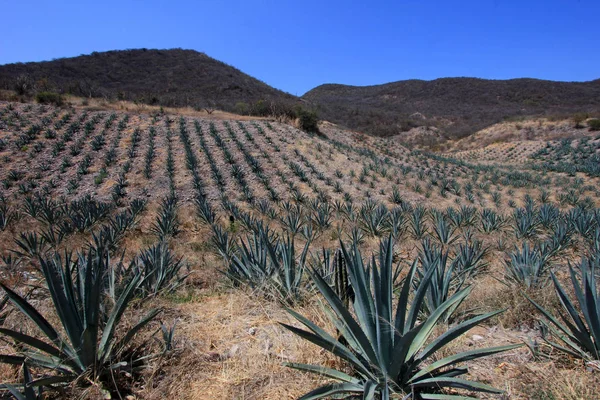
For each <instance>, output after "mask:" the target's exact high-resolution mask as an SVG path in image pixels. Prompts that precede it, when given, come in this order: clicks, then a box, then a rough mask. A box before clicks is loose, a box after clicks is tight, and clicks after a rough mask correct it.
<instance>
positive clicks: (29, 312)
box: [0, 250, 159, 386]
mask: <svg viewBox="0 0 600 400" xmlns="http://www.w3.org/2000/svg"><path fill="white" fill-rule="evenodd" d="M40 264H41V269H42V272H43V274H44V276H45V278H46V282H47V284H48V290H49V292H50V296H51V298H52V302H53V304H54V308H55V311H56V314H57V315H58V317H59V321H60V329H57V328H55V327H54V326H53V325H52V324H51V323H50V322H49V321H48V320H46V319H45V318H44V317H43V316H42V315H41V314H40V312H39V311H38V310H36V309H35V307H34V306H33V305H31V304H30V303H29V302H28V301H27V300H26V299H24V298H23V297H21V296H20V295H18V294H17V293H16V292H14V291H13V290H11V289H9V288H8V287H7V286H6V285H4V284H2V283H0V287H2V289H4V291H5V292H6V295H7V296H8V298H9V300H10V301H11V302H12V303H13V305H14V306H15V307H16V308H17V309H19V310H20V311H21V312H22V313H23V314H24V315H25V316H26V317H28V318H29V319H31V320H32V321H33V322H34V323H35V324H36V325H37V327H38V328H39V329H40V331H41V332H43V334H44V335H45V336H46V338H47V339H48V340H46V341H44V340H42V339H39V338H37V337H34V336H30V335H27V334H24V333H22V332H21V331H17V330H13V329H9V328H0V334H1V335H3V336H5V337H9V338H11V339H13V340H15V341H16V342H17V343H19V344H20V345H21V346H19V351H18V354H17V355H0V361H1V362H5V363H9V364H17V365H21V364H23V363H24V362H25V361H27V363H28V364H29V365H31V366H35V367H39V368H42V369H49V370H51V371H52V372H53V374H52V375H48V376H45V377H43V378H40V379H38V380H36V381H34V382H31V383H30V386H46V385H50V384H61V383H68V382H72V381H74V380H76V379H78V378H79V377H80V376H82V375H83V374H89V376H90V377H91V378H92V379H94V380H96V379H98V380H100V381H101V382H103V383H104V384H106V385H108V386H112V385H113V383H112V376H113V374H114V372H115V370H117V369H121V370H125V371H127V372H129V373H131V372H133V371H135V370H136V369H138V368H140V366H142V365H143V357H142V358H136V357H137V356H135V353H136V352H135V351H133V352H132V350H133V349H131V348H130V344H131V339H132V338H133V337H134V336H135V335H136V334H137V333H138V332H139V331H140V330H142V329H143V328H144V327H145V326H146V325H147V324H148V323H149V322H150V321H152V319H154V318H155V317H156V316H157V315H158V313H159V310H156V309H155V310H152V311H150V312H149V313H148V314H147V315H146V316H145V317H144V318H143V319H142V320H141V321H140V322H139V323H137V324H136V325H134V326H133V327H132V328H131V329H129V331H127V333H126V334H125V335H124V336H122V337H121V338H117V337H116V328H117V326H118V325H119V322H120V320H121V317H122V316H123V313H124V312H125V310H126V309H127V307H128V305H129V302H130V300H131V299H132V297H133V295H134V293H135V290H136V289H137V287H138V285H139V284H140V281H141V275H139V274H137V275H135V276H133V277H132V278H131V280H130V281H129V283H128V284H127V285H126V287H125V288H124V289H123V291H122V292H121V294H120V296H119V297H118V299H116V301H115V303H114V306H112V307H110V306H109V305H108V304H107V302H105V301H103V300H104V298H105V296H104V295H105V294H107V284H106V278H105V277H106V274H107V272H108V271H109V268H110V260H109V257H108V255H107V254H104V255H97V254H95V253H94V252H93V251H92V250H90V251H89V252H88V254H87V257H86V256H81V257H78V259H77V260H76V261H75V262H74V261H73V260H72V257H71V255H70V254H65V257H64V258H61V257H60V256H59V255H58V254H55V256H54V257H53V258H51V259H43V258H40ZM61 331H64V332H65V334H66V337H65V336H64V335H63V334H62V333H59V332H61Z"/></svg>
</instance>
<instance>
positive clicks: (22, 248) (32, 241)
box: [13, 232, 48, 259]
mask: <svg viewBox="0 0 600 400" xmlns="http://www.w3.org/2000/svg"><path fill="white" fill-rule="evenodd" d="M15 244H16V245H17V246H18V249H17V250H13V252H14V253H15V254H16V255H18V256H19V257H26V258H33V259H35V258H37V257H38V256H42V255H44V254H45V253H46V251H47V250H48V246H47V243H46V241H45V240H44V237H43V236H42V235H40V236H38V234H37V232H22V233H20V234H19V237H18V238H15Z"/></svg>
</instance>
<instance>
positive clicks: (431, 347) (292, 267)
mask: <svg viewBox="0 0 600 400" xmlns="http://www.w3.org/2000/svg"><path fill="white" fill-rule="evenodd" d="M208 222H212V223H213V224H214V215H213V216H212V218H209V219H208ZM215 225H218V224H215ZM213 229H214V231H215V239H214V240H215V244H217V248H218V249H219V250H220V251H221V254H222V255H223V256H224V259H225V262H226V265H227V268H226V270H224V273H225V274H226V275H227V276H228V277H229V278H230V279H231V280H232V282H233V283H234V284H235V285H248V286H250V287H252V288H253V289H255V290H259V291H261V292H262V293H266V294H268V295H269V296H271V297H275V298H277V299H279V300H282V301H284V302H285V303H288V304H290V303H292V304H294V303H295V302H297V301H301V300H302V299H303V297H305V296H307V295H309V294H311V293H314V291H318V292H319V293H320V294H321V295H322V296H323V298H324V299H325V300H326V302H327V304H328V305H329V308H330V312H328V313H327V315H328V317H329V318H330V322H331V324H332V325H333V326H335V327H336V331H337V336H336V335H332V334H330V333H328V332H327V331H326V330H324V329H323V328H321V327H319V326H317V325H315V324H314V323H313V322H311V321H310V320H309V319H307V318H305V317H303V316H301V315H300V314H298V313H296V312H295V311H293V310H291V309H290V310H289V312H290V313H291V314H292V315H293V316H294V317H295V318H296V319H297V320H298V321H299V322H300V323H302V324H303V325H304V326H305V327H306V328H307V329H305V330H302V329H299V328H296V327H294V326H290V325H286V324H284V326H285V327H286V328H288V329H290V330H291V331H292V332H294V333H296V334H298V335H300V336H301V337H303V338H304V339H306V340H309V341H311V342H312V343H314V344H316V345H318V346H320V347H322V348H323V349H324V350H325V351H327V352H331V353H333V354H335V355H336V356H338V357H340V358H341V359H343V360H344V361H345V362H346V363H347V364H348V365H349V366H350V368H349V369H344V370H334V369H331V368H328V367H325V366H316V365H305V364H297V363H291V364H289V366H290V367H293V368H297V369H300V370H304V371H308V372H313V373H317V374H320V375H322V376H324V377H326V378H329V379H331V380H333V381H335V383H330V384H327V385H325V386H322V387H319V388H318V389H315V390H313V391H311V392H310V393H307V394H306V395H305V396H303V397H302V398H303V399H317V398H328V397H329V396H333V395H339V394H341V393H345V394H354V395H362V396H363V398H382V399H385V398H390V397H391V396H392V395H393V394H401V395H404V396H408V397H406V398H422V399H438V398H440V399H441V398H469V397H465V396H463V395H457V394H455V395H448V394H447V393H445V392H444V389H445V388H453V389H466V390H468V391H471V392H478V391H480V392H488V393H499V391H497V390H495V389H493V388H491V387H489V386H487V385H483V384H480V383H476V382H470V381H467V380H464V379H462V378H460V376H461V375H463V374H465V373H466V372H467V368H465V367H464V366H463V365H462V363H463V362H464V361H469V360H473V359H476V358H479V357H484V356H488V355H492V354H495V353H498V352H501V351H507V350H512V349H514V348H516V347H518V346H519V345H514V346H503V347H496V348H491V349H477V350H470V351H466V352H464V353H459V354H453V355H450V356H446V357H444V358H441V359H440V358H439V357H436V356H435V353H436V352H438V351H440V350H442V349H444V348H445V347H447V346H448V345H449V344H450V343H451V342H452V341H453V340H455V339H456V338H458V337H459V336H461V335H462V334H463V333H465V332H466V331H468V330H469V329H471V328H472V327H473V326H475V325H477V324H480V323H482V322H485V321H486V320H488V319H490V318H492V317H494V316H495V315H497V314H498V313H499V312H501V311H498V312H492V313H488V314H485V315H479V316H476V317H471V318H467V317H465V315H460V314H458V310H459V306H460V304H461V303H462V302H464V301H465V299H466V298H467V296H468V294H469V292H470V290H471V288H470V286H469V283H470V282H471V278H472V277H473V276H474V275H475V274H477V273H479V272H480V271H481V270H482V269H483V268H485V262H484V261H483V260H484V254H485V252H486V250H487V249H485V248H483V247H482V245H481V243H479V242H475V243H471V244H465V245H462V244H460V245H459V246H458V249H456V250H455V251H453V252H452V257H453V259H452V260H449V250H448V249H445V248H443V247H442V246H436V245H433V244H432V243H431V241H430V240H428V239H425V240H424V241H423V242H422V244H421V250H420V251H419V255H418V257H417V259H415V261H414V262H413V263H411V264H410V266H409V267H408V272H406V273H405V276H404V278H403V279H402V280H400V279H399V277H400V276H401V275H402V272H401V268H400V267H399V266H398V265H394V261H393V259H394V250H393V246H394V241H395V239H394V238H393V236H389V237H388V238H387V239H384V240H382V241H381V242H380V249H379V255H378V257H375V256H373V257H372V258H371V259H366V260H365V259H364V258H363V256H362V255H361V251H360V243H359V242H358V241H356V240H354V241H352V242H351V244H350V248H348V247H347V246H346V244H345V243H343V242H342V241H341V242H340V248H341V249H340V250H338V252H336V256H335V258H334V260H333V261H332V259H331V256H330V253H329V252H328V251H326V250H323V252H322V254H323V256H322V257H318V256H317V257H311V255H310V252H309V246H310V241H307V242H306V244H305V245H304V247H303V249H302V251H301V252H300V253H296V246H295V243H294V238H293V236H291V235H289V234H287V235H285V236H284V237H280V236H279V235H278V234H276V233H275V232H274V231H273V230H271V229H269V228H268V226H266V225H261V224H258V225H257V227H256V228H255V229H256V230H255V231H254V232H253V233H252V234H250V235H248V236H247V238H246V239H245V240H244V239H240V240H239V242H238V243H235V242H233V241H232V240H231V239H230V238H227V235H226V234H224V231H223V230H220V229H218V228H213ZM219 242H220V243H219ZM225 245H226V246H225ZM309 258H311V261H309ZM377 260H378V261H377ZM599 260H600V258H598V257H597V256H596V257H595V258H594V257H592V258H589V257H584V258H583V259H582V261H581V263H580V265H579V266H577V267H570V274H571V283H572V285H573V287H574V290H575V293H576V298H577V304H576V303H575V302H574V301H573V300H572V299H570V298H569V297H568V295H567V294H566V291H565V290H564V289H563V288H562V286H561V284H560V283H559V282H558V280H557V279H556V277H555V276H554V274H551V278H552V281H553V282H554V285H555V287H556V292H557V295H558V296H559V298H560V299H561V301H562V304H563V306H564V311H563V313H562V314H561V316H560V319H557V318H556V317H555V316H553V315H552V314H551V313H550V312H549V311H547V310H545V309H544V308H543V307H541V306H539V305H537V304H535V303H534V305H535V306H536V307H537V308H538V309H539V310H540V313H541V315H543V316H544V317H545V318H546V322H545V326H547V327H548V329H549V330H550V331H551V332H553V334H554V335H552V336H550V335H547V336H544V337H545V339H546V340H547V341H548V343H549V344H551V345H552V346H553V347H554V348H556V349H558V350H561V351H564V352H566V353H568V354H569V355H572V356H576V357H579V358H583V359H585V360H587V361H593V360H598V359H599V358H600V353H599V351H598V350H599V348H598V345H597V341H596V338H597V337H598V336H597V335H598V334H599V333H600V331H598V329H597V326H596V325H597V324H596V322H595V321H597V318H598V317H600V303H599V302H598V292H597V286H596V284H595V279H596V278H595V276H596V274H597V269H596V268H597V267H598V261H599ZM309 264H310V265H309ZM578 271H579V272H578ZM340 275H342V276H343V278H342V279H343V280H344V281H345V285H341V286H344V288H343V289H340V278H339V276H340ZM349 291H350V292H351V293H352V295H351V296H350V297H351V300H350V301H349V300H348V296H347V294H348V292H349ZM532 302H533V300H532ZM577 305H578V306H577ZM394 310H395V311H394ZM561 321H564V322H561ZM440 326H441V327H445V331H444V333H442V334H440V335H439V336H437V337H434V332H439V330H438V329H439V327H440ZM557 340H558V342H557ZM348 371H351V372H350V373H348ZM411 396H412V397H411Z"/></svg>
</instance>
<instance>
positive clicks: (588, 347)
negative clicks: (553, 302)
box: [528, 257, 600, 361]
mask: <svg viewBox="0 0 600 400" xmlns="http://www.w3.org/2000/svg"><path fill="white" fill-rule="evenodd" d="M599 263H600V261H599V260H597V259H595V260H594V259H588V258H585V257H584V258H583V259H582V260H581V262H580V265H579V270H580V271H581V272H580V277H579V279H578V277H577V273H576V271H575V269H574V268H573V266H572V265H569V271H570V278H571V284H572V285H573V291H574V293H575V298H576V299H577V303H578V304H579V307H577V304H576V303H575V302H574V301H573V300H571V298H570V297H569V295H568V294H567V292H566V291H565V290H564V288H563V287H562V285H561V284H560V283H559V281H558V279H557V278H556V276H555V275H554V273H552V274H551V276H552V281H553V283H554V288H555V290H556V294H557V296H558V298H559V299H560V302H561V304H562V306H563V311H562V313H560V314H559V317H560V319H558V318H556V317H555V316H554V315H552V314H551V313H550V312H549V311H548V310H546V309H544V308H543V307H542V306H540V305H539V304H537V303H536V302H535V301H533V300H532V299H530V298H529V297H528V299H529V301H530V302H531V303H533V305H534V306H535V307H536V308H537V309H538V310H539V311H540V312H541V313H542V314H543V316H544V317H545V320H546V321H545V322H543V323H544V324H545V326H546V327H547V328H549V330H550V331H551V332H552V333H553V335H554V336H555V337H556V338H557V339H559V340H560V342H562V344H559V343H557V342H552V341H549V343H550V344H551V345H552V346H553V347H555V348H557V349H558V350H560V351H563V352H565V353H567V354H570V355H572V356H574V357H577V358H582V359H584V360H588V361H592V360H600V295H599V292H598V286H597V284H596V274H597V269H598V268H600V265H599ZM561 321H562V322H561Z"/></svg>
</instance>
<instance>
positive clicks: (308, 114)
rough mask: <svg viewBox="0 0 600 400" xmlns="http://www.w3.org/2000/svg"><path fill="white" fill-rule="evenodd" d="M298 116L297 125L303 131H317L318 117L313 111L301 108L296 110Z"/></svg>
mask: <svg viewBox="0 0 600 400" xmlns="http://www.w3.org/2000/svg"><path fill="white" fill-rule="evenodd" d="M296 116H297V117H298V126H299V127H300V129H302V130H303V131H305V132H311V133H319V125H318V123H319V117H318V116H317V113H316V112H315V111H308V110H305V109H303V108H298V109H297V110H296Z"/></svg>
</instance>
